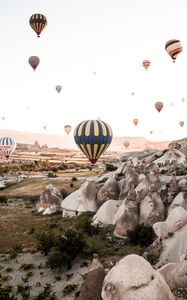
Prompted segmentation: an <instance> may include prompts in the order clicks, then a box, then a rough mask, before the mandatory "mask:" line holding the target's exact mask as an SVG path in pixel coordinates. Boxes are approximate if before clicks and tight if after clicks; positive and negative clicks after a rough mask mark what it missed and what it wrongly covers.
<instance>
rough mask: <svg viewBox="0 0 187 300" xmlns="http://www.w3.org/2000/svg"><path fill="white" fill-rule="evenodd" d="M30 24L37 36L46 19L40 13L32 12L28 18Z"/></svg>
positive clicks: (44, 25)
mask: <svg viewBox="0 0 187 300" xmlns="http://www.w3.org/2000/svg"><path fill="white" fill-rule="evenodd" d="M29 23H30V26H31V27H32V29H33V30H34V31H35V32H36V34H37V37H40V34H41V32H42V31H43V30H44V28H45V27H46V26H47V19H46V17H45V16H44V15H42V14H34V15H32V16H31V17H30V19H29Z"/></svg>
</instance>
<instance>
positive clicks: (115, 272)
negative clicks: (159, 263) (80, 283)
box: [101, 254, 174, 300]
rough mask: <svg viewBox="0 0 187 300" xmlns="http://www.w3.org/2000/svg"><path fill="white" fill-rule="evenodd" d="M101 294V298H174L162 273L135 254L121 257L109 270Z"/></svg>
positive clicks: (168, 299) (170, 299) (115, 299)
mask: <svg viewBox="0 0 187 300" xmlns="http://www.w3.org/2000/svg"><path fill="white" fill-rule="evenodd" d="M101 295H102V299H103V300H123V299H125V300H140V299H141V300H148V299H151V300H174V296H173V295H172V293H171V290H170V289H169V286H168V285H167V283H166V281H165V280H164V278H163V277H162V275H161V274H160V273H159V272H157V271H155V270H154V269H153V268H152V267H151V265H150V264H149V263H148V262H147V261H146V260H145V259H144V258H143V257H140V256H138V255H135V254H131V255H128V256H126V257H125V258H123V259H121V260H120V261H119V262H118V263H117V264H116V265H115V266H114V267H113V268H112V269H111V270H110V271H109V273H108V274H107V275H106V277H105V279H104V282H103V288H102V294H101Z"/></svg>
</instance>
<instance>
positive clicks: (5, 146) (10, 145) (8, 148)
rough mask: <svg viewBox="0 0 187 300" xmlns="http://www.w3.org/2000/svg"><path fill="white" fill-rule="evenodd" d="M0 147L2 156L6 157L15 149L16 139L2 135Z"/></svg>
mask: <svg viewBox="0 0 187 300" xmlns="http://www.w3.org/2000/svg"><path fill="white" fill-rule="evenodd" d="M0 149H1V151H2V152H3V154H4V156H5V157H6V158H9V156H10V155H11V154H12V153H13V152H14V150H15V149H16V141H15V140H14V139H13V138H11V137H9V136H3V137H2V138H0Z"/></svg>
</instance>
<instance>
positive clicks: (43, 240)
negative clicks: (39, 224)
mask: <svg viewBox="0 0 187 300" xmlns="http://www.w3.org/2000/svg"><path fill="white" fill-rule="evenodd" d="M35 237H36V239H37V242H38V247H37V248H38V250H39V251H41V252H43V253H44V254H45V255H47V254H48V253H49V251H50V250H51V248H52V247H53V246H55V244H56V240H57V239H58V238H57V236H56V235H55V232H54V230H52V229H48V230H44V229H39V230H36V231H35Z"/></svg>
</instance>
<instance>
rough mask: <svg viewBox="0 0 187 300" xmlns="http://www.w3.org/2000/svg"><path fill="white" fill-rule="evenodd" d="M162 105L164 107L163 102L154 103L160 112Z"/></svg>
mask: <svg viewBox="0 0 187 300" xmlns="http://www.w3.org/2000/svg"><path fill="white" fill-rule="evenodd" d="M163 107H164V104H163V102H160V101H158V102H156V103H155V108H156V110H157V111H158V112H161V110H162V108H163Z"/></svg>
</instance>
